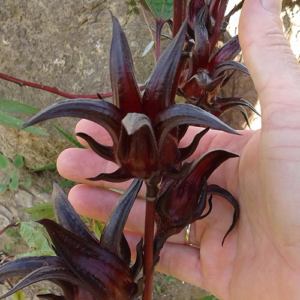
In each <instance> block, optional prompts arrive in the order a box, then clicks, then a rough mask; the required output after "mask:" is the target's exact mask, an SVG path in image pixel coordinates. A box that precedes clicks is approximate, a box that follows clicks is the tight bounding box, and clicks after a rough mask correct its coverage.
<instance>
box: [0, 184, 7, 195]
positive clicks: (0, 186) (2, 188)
mask: <svg viewBox="0 0 300 300" xmlns="http://www.w3.org/2000/svg"><path fill="white" fill-rule="evenodd" d="M6 189H7V185H6V184H2V183H0V194H4V193H5V192H6Z"/></svg>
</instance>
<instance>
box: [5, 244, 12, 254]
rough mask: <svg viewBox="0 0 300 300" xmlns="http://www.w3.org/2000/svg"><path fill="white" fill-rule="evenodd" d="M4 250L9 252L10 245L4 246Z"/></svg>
mask: <svg viewBox="0 0 300 300" xmlns="http://www.w3.org/2000/svg"><path fill="white" fill-rule="evenodd" d="M4 250H5V251H7V252H9V251H10V250H11V245H10V244H7V245H5V247H4Z"/></svg>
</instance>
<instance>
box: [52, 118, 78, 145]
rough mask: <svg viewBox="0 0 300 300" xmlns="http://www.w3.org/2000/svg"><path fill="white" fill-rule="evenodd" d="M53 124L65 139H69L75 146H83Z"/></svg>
mask: <svg viewBox="0 0 300 300" xmlns="http://www.w3.org/2000/svg"><path fill="white" fill-rule="evenodd" d="M52 125H53V124H52ZM53 126H54V127H55V129H56V130H57V131H58V132H59V133H61V134H62V135H63V136H64V137H65V138H66V139H67V140H69V141H70V142H71V143H72V144H73V145H75V146H76V147H77V148H84V147H83V146H82V145H81V144H80V143H79V142H78V141H76V140H75V139H74V138H72V137H71V136H70V135H68V134H67V133H66V132H64V131H63V130H62V129H61V128H59V127H58V126H55V125H53Z"/></svg>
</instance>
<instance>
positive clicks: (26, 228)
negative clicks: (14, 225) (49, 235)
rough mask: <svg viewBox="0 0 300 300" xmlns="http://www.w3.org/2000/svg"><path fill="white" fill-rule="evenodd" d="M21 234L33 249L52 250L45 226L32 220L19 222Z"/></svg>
mask: <svg viewBox="0 0 300 300" xmlns="http://www.w3.org/2000/svg"><path fill="white" fill-rule="evenodd" d="M18 227H19V229H20V235H21V236H22V238H23V239H24V240H25V242H26V243H27V245H28V246H29V247H30V248H31V249H32V250H41V251H43V250H46V251H52V249H51V248H50V246H49V243H48V240H47V239H46V237H45V236H46V231H45V229H44V227H43V226H41V225H39V224H37V223H31V222H19V224H18Z"/></svg>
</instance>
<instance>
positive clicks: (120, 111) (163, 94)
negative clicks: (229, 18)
mask: <svg viewBox="0 0 300 300" xmlns="http://www.w3.org/2000/svg"><path fill="white" fill-rule="evenodd" d="M112 19H113V38H112V45H111V51H110V80H111V87H112V93H113V103H108V102H105V101H103V100H88V99H76V100H67V101H62V102H59V103H57V104H54V105H52V106H50V107H48V108H46V109H44V110H42V111H40V112H39V113H38V114H37V115H35V116H34V117H32V118H31V119H30V120H29V121H27V122H26V123H25V124H24V125H23V128H24V127H27V126H30V125H33V124H36V123H38V122H41V121H44V120H48V119H52V118H56V117H61V116H64V117H66V116H70V117H81V118H84V119H88V120H91V121H93V122H96V123H98V124H99V125H101V126H103V127H104V128H105V129H106V130H107V131H108V133H109V134H110V136H111V138H112V141H113V145H112V146H105V145H102V144H100V143H98V142H96V141H95V140H94V139H93V138H92V137H90V136H88V135H87V134H85V133H78V136H80V137H81V138H83V139H85V140H86V142H87V143H88V144H89V145H90V147H91V148H92V149H93V150H94V151H95V152H96V153H97V154H98V155H100V156H101V157H103V158H105V159H107V160H110V161H112V162H115V163H116V164H117V165H118V166H119V168H118V169H117V170H116V171H115V172H113V173H110V174H106V173H101V174H99V175H97V176H94V177H91V178H88V179H89V180H92V181H98V180H106V181H111V182H121V181H126V180H129V179H131V178H140V179H143V180H145V181H151V180H152V178H153V177H156V178H159V177H160V176H164V175H166V174H168V176H170V177H171V178H173V177H174V176H177V174H178V173H180V172H181V167H182V161H183V159H186V158H187V157H188V155H191V154H192V153H193V151H194V150H195V148H196V147H195V146H196V145H197V142H199V139H197V138H196V139H195V140H194V142H193V145H191V147H189V151H185V150H182V149H180V148H179V147H178V144H179V141H180V139H181V138H182V136H181V135H180V134H179V132H181V133H182V132H183V131H182V130H181V129H182V128H183V127H185V128H187V127H188V126H189V125H191V124H192V125H194V126H202V127H210V128H212V129H218V130H223V131H226V132H229V133H236V132H235V131H234V130H233V129H231V128H230V127H229V126H227V125H226V124H224V123H223V122H221V121H220V120H219V119H218V118H216V117H214V116H212V115H211V114H209V113H206V112H205V111H204V110H203V109H201V108H197V107H192V106H191V105H189V104H181V105H179V104H174V103H175V94H176V91H177V87H178V80H179V74H180V72H179V71H181V56H182V49H183V45H184V42H185V37H186V30H187V22H185V23H184V24H183V26H182V28H181V30H180V31H179V32H178V34H177V35H176V37H175V38H174V39H173V40H172V41H171V43H170V44H169V46H168V47H167V49H166V50H165V52H164V53H163V54H162V55H161V57H160V59H159V61H158V62H157V65H156V67H155V69H154V71H153V73H152V75H151V77H150V79H149V82H148V84H147V86H146V89H145V91H144V94H143V96H142V95H141V93H140V91H139V88H138V85H137V82H136V79H135V76H134V68H133V63H132V58H131V53H130V49H129V46H128V42H127V39H126V36H125V34H124V32H123V30H122V28H121V26H120V24H119V22H118V20H117V19H116V18H115V17H114V16H112ZM180 128H181V129H180ZM191 149H193V151H190V150H191ZM183 152H184V154H183ZM172 174H173V175H174V176H173V175H172Z"/></svg>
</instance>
